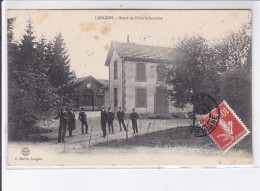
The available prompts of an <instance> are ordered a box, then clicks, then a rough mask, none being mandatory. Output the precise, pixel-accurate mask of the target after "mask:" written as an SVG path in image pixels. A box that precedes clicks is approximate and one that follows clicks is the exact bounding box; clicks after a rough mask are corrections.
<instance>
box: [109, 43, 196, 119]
mask: <svg viewBox="0 0 260 191" xmlns="http://www.w3.org/2000/svg"><path fill="white" fill-rule="evenodd" d="M171 53H172V49H169V48H163V47H155V46H144V45H136V44H133V43H118V42H112V43H111V46H110V50H109V52H108V55H107V59H106V63H105V65H106V66H108V67H109V105H110V106H111V108H112V109H113V111H117V110H118V107H122V109H123V111H125V112H126V113H130V112H131V110H132V108H136V111H137V112H138V113H143V114H149V113H151V114H167V113H177V112H189V111H191V106H187V107H186V108H184V109H179V108H175V107H174V106H173V104H172V103H171V102H170V101H169V100H168V98H167V92H166V88H165V86H164V73H163V70H164V69H165V66H166V65H167V64H170V63H173V58H172V54H171Z"/></svg>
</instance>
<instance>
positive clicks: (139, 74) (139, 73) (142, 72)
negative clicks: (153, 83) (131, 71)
mask: <svg viewBox="0 0 260 191" xmlns="http://www.w3.org/2000/svg"><path fill="white" fill-rule="evenodd" d="M135 74H136V76H135V80H136V81H137V82H145V81H146V66H145V63H137V64H136V72H135Z"/></svg>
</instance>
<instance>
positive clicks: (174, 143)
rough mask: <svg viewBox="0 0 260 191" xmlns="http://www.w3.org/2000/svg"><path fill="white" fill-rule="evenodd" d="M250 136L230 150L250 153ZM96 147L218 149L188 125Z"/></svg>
mask: <svg viewBox="0 0 260 191" xmlns="http://www.w3.org/2000/svg"><path fill="white" fill-rule="evenodd" d="M251 140H252V137H251V134H249V135H248V136H247V137H245V138H244V139H243V140H242V141H240V142H239V143H238V144H237V145H235V146H234V147H233V148H232V150H243V151H245V152H248V153H249V154H251V153H252V142H251ZM95 146H96V147H111V148H125V149H131V148H133V147H135V148H136V147H151V148H155V147H157V148H158V147H161V148H174V147H184V148H185V147H186V148H196V149H202V150H205V149H206V150H218V151H219V150H220V149H219V148H218V146H217V145H216V144H215V143H214V142H213V140H212V139H211V138H210V137H209V136H205V137H195V136H194V134H191V132H190V127H177V128H172V129H168V130H162V131H158V132H152V133H147V134H143V135H137V136H134V137H131V138H129V139H127V140H113V141H109V142H103V143H98V144H96V145H95Z"/></svg>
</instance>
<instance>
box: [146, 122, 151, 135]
mask: <svg viewBox="0 0 260 191" xmlns="http://www.w3.org/2000/svg"><path fill="white" fill-rule="evenodd" d="M151 124H152V122H150V123H149V125H148V128H147V133H148V132H149V129H150V128H151Z"/></svg>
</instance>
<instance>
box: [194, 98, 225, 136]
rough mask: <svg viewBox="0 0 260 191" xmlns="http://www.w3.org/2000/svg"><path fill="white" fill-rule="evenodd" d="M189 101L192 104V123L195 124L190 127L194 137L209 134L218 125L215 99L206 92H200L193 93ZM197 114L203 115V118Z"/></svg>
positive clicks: (218, 111) (218, 115)
mask: <svg viewBox="0 0 260 191" xmlns="http://www.w3.org/2000/svg"><path fill="white" fill-rule="evenodd" d="M191 102H192V104H193V106H194V111H193V112H194V115H193V116H192V120H193V124H195V125H194V126H193V127H192V132H193V133H194V134H195V136H196V137H203V136H206V135H208V134H211V133H212V132H213V131H214V130H215V129H216V127H217V126H218V123H219V120H220V110H219V108H218V104H217V102H216V100H215V99H213V98H212V97H211V96H210V95H208V94H204V93H200V94H194V95H193V96H192V98H191ZM205 115H206V117H205ZM199 116H203V118H201V117H199Z"/></svg>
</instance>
